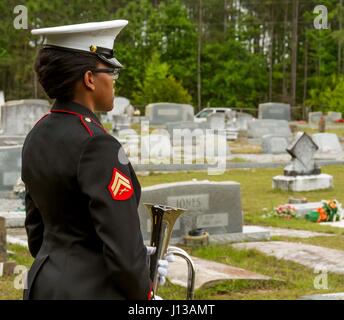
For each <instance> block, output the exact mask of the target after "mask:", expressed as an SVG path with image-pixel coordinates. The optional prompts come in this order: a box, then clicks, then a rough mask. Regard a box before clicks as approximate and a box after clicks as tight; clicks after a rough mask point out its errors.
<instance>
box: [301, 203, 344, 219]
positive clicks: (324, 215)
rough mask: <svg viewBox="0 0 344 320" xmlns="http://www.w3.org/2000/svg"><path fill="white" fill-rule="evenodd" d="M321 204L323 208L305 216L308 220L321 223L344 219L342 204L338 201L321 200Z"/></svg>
mask: <svg viewBox="0 0 344 320" xmlns="http://www.w3.org/2000/svg"><path fill="white" fill-rule="evenodd" d="M321 203H322V207H320V208H318V209H316V210H315V211H311V212H309V213H307V214H306V215H305V218H306V219H307V220H309V221H312V222H318V223H320V222H330V221H331V222H333V221H339V220H341V219H343V209H342V204H341V203H340V202H339V201H338V200H336V199H334V200H321Z"/></svg>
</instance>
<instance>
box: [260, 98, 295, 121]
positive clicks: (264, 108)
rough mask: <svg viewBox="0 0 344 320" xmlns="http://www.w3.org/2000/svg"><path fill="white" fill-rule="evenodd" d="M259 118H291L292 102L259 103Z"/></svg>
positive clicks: (287, 119) (288, 119)
mask: <svg viewBox="0 0 344 320" xmlns="http://www.w3.org/2000/svg"><path fill="white" fill-rule="evenodd" d="M258 118H259V119H275V120H286V121H290V120H291V108H290V104H286V103H276V102H268V103H261V104H260V105H259V112H258Z"/></svg>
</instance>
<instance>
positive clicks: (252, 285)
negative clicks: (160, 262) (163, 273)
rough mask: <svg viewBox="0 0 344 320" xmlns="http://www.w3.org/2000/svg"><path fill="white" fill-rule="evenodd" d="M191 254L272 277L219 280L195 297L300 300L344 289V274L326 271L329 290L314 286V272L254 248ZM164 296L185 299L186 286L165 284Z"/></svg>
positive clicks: (216, 248)
mask: <svg viewBox="0 0 344 320" xmlns="http://www.w3.org/2000/svg"><path fill="white" fill-rule="evenodd" d="M192 255H194V256H197V257H201V258H204V259H209V260H214V261H217V262H220V263H224V264H229V265H231V266H236V267H240V268H244V269H247V270H250V271H253V272H257V273H260V274H264V275H267V276H270V277H271V278H272V280H268V281H266V280H261V281H259V280H256V281H248V280H233V281H222V282H220V283H218V284H216V285H215V286H212V287H209V288H200V289H198V290H196V291H195V298H196V299H209V300H212V299H216V300H219V299H224V300H231V299H238V300H239V299H240V300H241V299H244V300H256V299H262V300H265V299H272V300H286V299H299V298H300V297H302V296H304V295H310V294H320V293H321V294H322V293H329V292H332V293H333V292H343V291H344V277H343V276H342V275H336V274H331V273H329V274H328V290H325V289H324V290H322V289H315V288H314V280H315V277H316V276H317V274H315V273H314V272H313V270H311V269H309V268H306V267H304V266H302V265H300V264H297V263H294V262H291V261H284V260H279V259H277V258H274V257H269V256H266V255H264V254H262V253H259V252H258V251H256V250H236V249H234V248H233V247H231V246H230V245H222V246H209V247H203V248H199V249H196V250H194V251H193V252H192ZM158 294H159V295H161V296H162V297H163V298H165V299H184V298H185V289H184V288H180V287H178V286H175V285H172V284H171V283H168V284H167V285H165V286H163V287H161V288H159V292H158Z"/></svg>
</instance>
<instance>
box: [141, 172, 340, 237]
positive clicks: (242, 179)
mask: <svg viewBox="0 0 344 320" xmlns="http://www.w3.org/2000/svg"><path fill="white" fill-rule="evenodd" d="M322 171H323V172H324V173H328V174H330V175H333V177H334V189H331V190H324V191H310V192H284V191H276V190H272V177H274V176H276V175H280V174H281V173H282V172H283V168H282V167H281V168H274V169H232V170H228V171H226V172H225V173H224V174H221V175H214V176H210V175H208V174H207V172H206V171H205V172H174V173H168V174H163V175H160V174H159V175H158V174H151V175H149V176H147V177H143V176H140V177H139V180H140V183H141V185H142V186H143V187H146V186H151V185H154V184H159V183H169V182H176V181H188V180H192V179H198V180H210V181H236V182H239V183H240V184H241V198H242V199H241V203H242V209H243V212H244V223H245V224H255V225H262V226H264V225H266V226H274V227H281V228H293V229H304V230H309V231H318V232H330V233H335V234H344V231H343V229H339V228H334V227H329V226H320V225H318V224H316V223H313V222H309V221H306V220H304V219H294V220H283V219H279V218H268V219H267V218H264V217H263V214H264V213H266V211H270V210H272V209H273V208H274V207H276V206H278V205H280V204H285V203H287V202H288V198H289V197H293V198H301V197H306V198H307V200H308V201H309V202H313V201H314V202H316V201H320V200H322V199H331V198H336V199H337V200H339V201H340V202H342V203H343V204H344V166H326V167H323V169H322Z"/></svg>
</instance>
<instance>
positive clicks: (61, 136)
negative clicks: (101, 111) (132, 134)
mask: <svg viewBox="0 0 344 320" xmlns="http://www.w3.org/2000/svg"><path fill="white" fill-rule="evenodd" d="M120 149H121V145H120V144H119V142H118V141H117V140H116V139H115V138H113V137H112V136H111V135H109V134H107V133H106V131H105V130H104V129H103V127H102V126H101V124H100V122H99V120H98V118H97V117H96V115H95V114H94V113H92V112H91V111H90V110H88V109H87V108H86V107H84V106H82V105H80V104H77V103H74V102H68V103H60V102H58V101H57V102H55V104H54V106H53V108H52V109H51V113H50V114H48V115H46V116H45V117H43V118H42V119H41V120H40V121H39V122H38V123H37V124H36V125H35V127H34V128H33V129H32V130H31V131H30V133H29V134H28V136H27V138H26V140H25V143H24V146H23V153H22V179H23V181H24V183H25V186H26V199H25V200H26V213H27V215H26V221H25V227H26V231H27V234H28V244H29V249H30V252H31V254H32V256H33V257H35V260H34V263H33V265H32V266H31V269H30V270H29V272H28V278H27V289H26V290H24V299H150V288H151V281H150V279H149V270H148V266H147V250H146V247H145V246H144V243H143V239H142V235H141V231H140V224H139V217H138V212H137V207H138V203H139V200H140V192H141V189H140V185H139V182H138V180H137V178H136V175H135V173H134V170H133V168H132V166H131V164H130V162H125V161H120V159H121V158H122V159H123V154H122V157H121V156H120V157H119V154H120V153H121V152H120ZM123 162H124V163H123ZM115 172H116V174H117V175H118V174H119V175H120V179H117V178H118V177H117V176H116V177H114V173H115ZM115 178H116V179H115ZM114 180H115V181H117V183H120V187H122V184H121V181H124V182H123V185H124V187H123V188H120V192H118V188H117V189H116V190H117V191H116V190H115V191H113V189H115V188H111V183H114ZM128 181H129V182H128ZM130 187H132V190H130V189H131V188H130ZM116 192H117V196H116ZM120 193H121V194H120Z"/></svg>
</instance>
